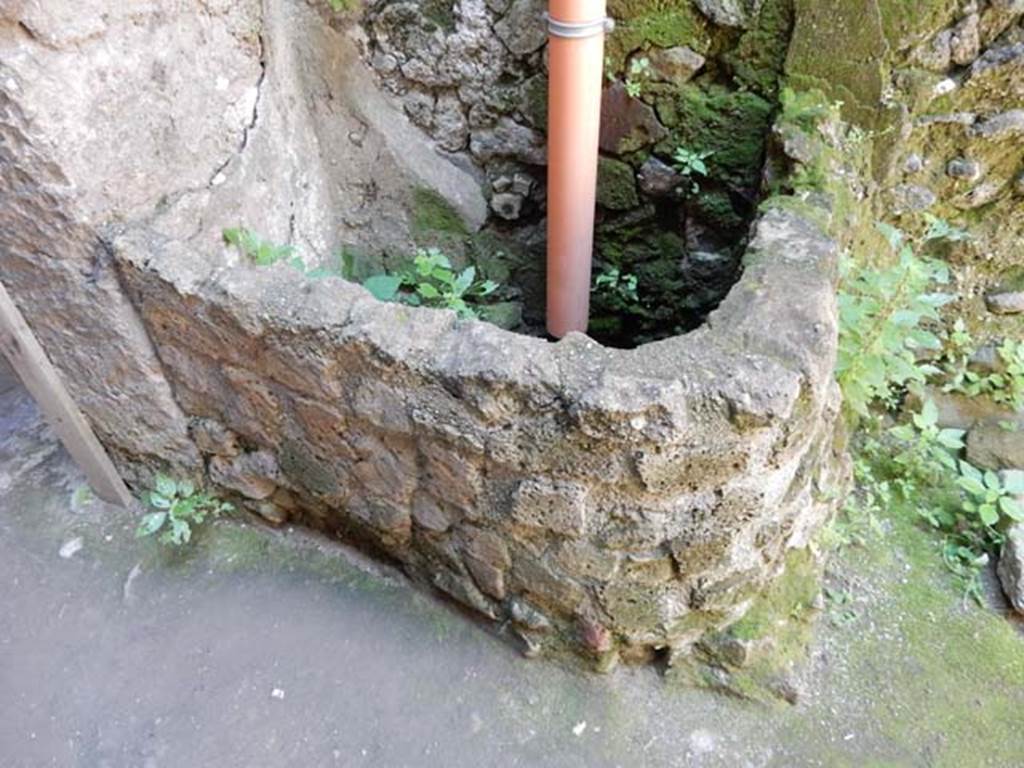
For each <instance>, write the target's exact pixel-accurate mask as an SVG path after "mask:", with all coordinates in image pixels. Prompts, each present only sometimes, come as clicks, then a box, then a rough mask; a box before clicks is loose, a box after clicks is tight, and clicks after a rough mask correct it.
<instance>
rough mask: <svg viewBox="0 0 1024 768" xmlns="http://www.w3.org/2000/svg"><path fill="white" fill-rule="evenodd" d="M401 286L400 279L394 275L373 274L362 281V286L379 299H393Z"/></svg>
mask: <svg viewBox="0 0 1024 768" xmlns="http://www.w3.org/2000/svg"><path fill="white" fill-rule="evenodd" d="M401 286H402V279H401V278H400V277H395V276H394V275H374V276H373V277H368V278H366V280H365V281H363V288H365V289H366V290H368V291H369V292H370V293H372V294H373V297H374V298H375V299H378V300H380V301H393V300H394V298H395V295H396V294H397V293H398V289H399V288H401Z"/></svg>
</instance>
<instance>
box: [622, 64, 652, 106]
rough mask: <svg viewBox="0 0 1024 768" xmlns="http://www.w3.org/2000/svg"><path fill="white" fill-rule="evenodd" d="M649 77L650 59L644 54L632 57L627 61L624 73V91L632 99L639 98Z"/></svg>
mask: <svg viewBox="0 0 1024 768" xmlns="http://www.w3.org/2000/svg"><path fill="white" fill-rule="evenodd" d="M650 79H651V60H650V59H648V58H647V57H646V56H640V57H637V58H635V59H633V60H632V61H630V62H629V70H628V72H627V73H626V93H628V94H629V95H630V96H631V97H632V98H634V99H639V98H640V96H641V95H642V94H643V92H644V87H645V86H646V85H647V83H648V81H650Z"/></svg>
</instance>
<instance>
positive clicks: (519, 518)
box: [512, 478, 587, 536]
mask: <svg viewBox="0 0 1024 768" xmlns="http://www.w3.org/2000/svg"><path fill="white" fill-rule="evenodd" d="M512 520H513V521H515V522H516V523H518V524H519V525H524V526H528V527H532V528H542V529H545V530H549V531H552V532H553V533H557V534H561V535H563V536H581V535H583V533H584V532H585V531H586V526H587V489H586V487H585V486H583V485H580V484H579V483H572V482H566V481H562V480H551V479H549V478H534V479H530V480H524V481H523V482H522V483H520V485H519V487H518V488H517V489H516V492H515V495H514V497H513V500H512Z"/></svg>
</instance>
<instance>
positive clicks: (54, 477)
mask: <svg viewBox="0 0 1024 768" xmlns="http://www.w3.org/2000/svg"><path fill="white" fill-rule="evenodd" d="M83 489H84V482H83V479H82V476H81V475H80V473H79V472H78V471H77V470H76V469H75V468H74V467H73V466H72V465H71V464H70V462H69V460H68V458H67V457H66V455H65V454H64V452H63V451H62V450H61V449H60V448H59V446H58V445H57V444H56V443H55V441H54V438H53V437H52V435H51V433H50V432H49V430H48V429H47V428H46V427H45V426H44V425H43V424H42V423H41V422H40V420H39V416H38V414H37V413H36V410H35V408H34V406H33V404H32V403H31V401H30V399H29V398H28V396H27V395H26V394H25V392H24V391H23V390H22V389H21V388H20V387H19V386H17V385H16V383H15V382H14V380H13V378H12V377H11V376H10V374H9V372H5V371H4V370H0V553H2V554H0V764H2V765H3V766H4V768H8V767H10V768H15V767H20V766H33V767H34V766H49V765H55V766H83V767H88V768H102V767H105V766H145V767H146V768H156V767H161V766H188V767H189V768H197V767H200V766H217V767H218V768H223V767H229V766H247V767H248V766H275V767H276V766H303V767H305V766H333V765H338V766H374V767H384V768H398V767H400V766H443V767H444V768H459V767H460V766H473V767H474V768H478V767H480V766H531V767H532V766H580V767H583V766H586V768H601V767H603V766H622V767H623V768H637V767H642V766H658V767H661V766H728V767H729V768H735V767H738V766H869V765H877V766H882V765H884V766H904V765H906V766H946V765H949V766H958V767H960V766H974V765H994V766H1011V765H1019V764H1021V762H1022V761H1024V728H1022V727H1021V724H1022V722H1024V641H1022V640H1021V638H1020V637H1019V636H1018V635H1017V634H1016V633H1015V632H1014V630H1013V629H1012V628H1011V626H1010V624H1009V623H1008V622H1007V621H1005V620H1004V619H1003V618H1001V617H1000V616H998V615H996V614H995V613H993V612H984V611H981V610H980V609H978V608H975V607H972V606H965V605H964V604H963V603H962V601H961V600H960V599H959V598H958V596H957V595H956V594H955V592H954V591H953V587H952V585H951V584H950V583H949V581H948V579H947V578H946V576H945V574H944V573H943V572H942V570H941V568H940V567H938V566H937V565H936V564H937V562H938V561H937V558H936V557H935V554H934V551H933V550H934V546H935V544H934V542H932V541H931V540H930V539H928V537H927V536H926V535H924V534H922V533H920V532H918V531H917V530H915V529H914V528H913V527H912V526H910V525H908V524H906V523H905V522H902V521H901V520H900V519H898V518H896V517H894V519H893V520H891V521H888V522H887V523H886V526H887V531H886V534H885V536H884V537H878V538H876V539H875V540H874V541H873V543H872V544H870V545H869V546H868V547H867V548H860V549H849V550H847V551H845V552H842V553H840V555H839V556H837V557H836V558H835V560H834V563H833V566H832V572H831V574H830V576H829V579H830V583H831V586H832V593H833V594H839V593H841V594H843V595H844V596H848V597H844V599H843V601H842V605H829V606H827V607H826V608H825V609H824V610H823V612H822V616H821V618H820V619H819V622H818V628H817V632H816V640H815V644H814V647H813V648H812V651H811V654H810V658H809V661H808V662H807V663H806V664H805V666H804V669H803V670H802V672H801V673H800V676H799V677H800V681H801V688H802V691H801V696H800V700H799V703H798V704H797V705H796V706H787V705H780V706H779V707H777V708H772V707H766V706H762V705H753V704H747V703H744V702H741V701H737V700H733V699H728V698H725V697H723V696H720V695H716V694H712V693H707V692H702V691H696V690H682V689H679V688H674V687H671V686H669V685H666V684H665V683H664V682H663V681H661V680H660V679H659V678H658V677H657V676H656V674H655V673H654V672H653V671H650V670H621V671H619V672H617V673H616V674H614V675H612V676H609V677H587V676H580V675H579V674H577V673H574V672H572V671H570V670H567V669H563V668H561V667H559V666H557V665H554V664H551V663H548V662H543V661H526V660H524V659H522V658H521V657H519V656H518V655H517V654H516V653H515V652H514V651H513V650H511V649H510V648H509V647H508V646H507V645H506V644H504V643H503V642H501V641H500V640H499V639H497V638H495V637H494V636H492V635H490V634H488V633H487V632H485V631H483V630H482V629H481V628H479V627H478V626H476V625H474V624H472V623H470V622H468V621H466V620H465V619H464V618H462V617H461V616H459V615H457V614H455V613H454V612H453V611H451V610H450V609H449V608H448V607H447V606H446V605H443V604H441V603H439V602H437V601H435V600H433V599H432V598H430V597H429V596H426V595H423V594H421V593H420V592H418V591H416V590H415V589H413V588H411V587H410V586H409V585H408V584H406V583H405V582H404V581H403V580H402V579H401V578H400V577H396V576H394V575H393V574H388V573H385V572H382V571H380V570H372V569H371V570H367V569H366V568H363V567H358V566H357V564H356V563H355V562H354V561H352V560H351V559H349V558H346V557H344V556H342V555H341V554H339V551H338V550H337V549H335V548H327V547H324V546H323V545H322V543H321V542H320V541H318V540H317V539H315V538H312V537H308V536H306V535H304V534H302V533H299V532H296V531H284V532H280V533H272V532H269V531H265V530H262V529H258V528H254V527H248V526H244V525H240V524H238V523H234V522H231V521H221V522H219V523H217V524H215V525H214V526H212V527H209V528H208V529H207V530H205V531H204V532H203V533H202V535H201V537H200V538H199V539H198V541H197V542H196V543H195V546H194V547H192V548H191V549H190V551H189V552H188V553H187V554H185V555H180V554H177V555H176V554H170V553H168V552H166V551H164V550H161V549H160V548H159V547H158V546H157V545H156V544H154V543H151V542H139V541H137V540H135V539H134V537H133V534H132V531H133V527H134V523H133V520H132V518H131V516H130V515H129V514H128V513H125V512H121V511H119V510H115V509H113V508H111V507H108V506H106V505H104V504H102V503H101V502H98V501H95V500H92V499H91V498H90V497H89V494H88V493H86V492H84V490H83Z"/></svg>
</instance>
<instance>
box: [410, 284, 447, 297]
mask: <svg viewBox="0 0 1024 768" xmlns="http://www.w3.org/2000/svg"><path fill="white" fill-rule="evenodd" d="M416 290H417V291H419V294H420V296H422V297H423V298H425V299H436V298H439V297H440V296H441V292H440V291H438V290H437V288H435V287H434V286H433V285H432V284H431V283H420V284H419V285H417V286H416Z"/></svg>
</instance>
